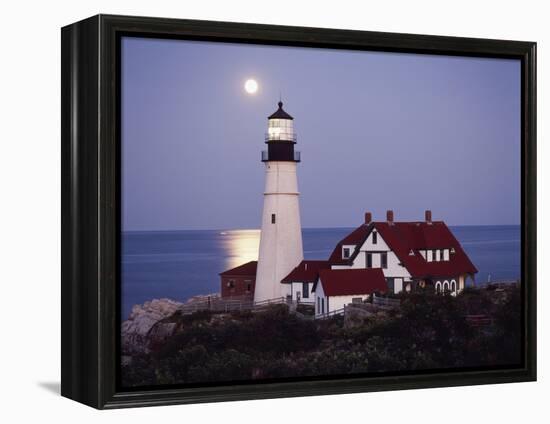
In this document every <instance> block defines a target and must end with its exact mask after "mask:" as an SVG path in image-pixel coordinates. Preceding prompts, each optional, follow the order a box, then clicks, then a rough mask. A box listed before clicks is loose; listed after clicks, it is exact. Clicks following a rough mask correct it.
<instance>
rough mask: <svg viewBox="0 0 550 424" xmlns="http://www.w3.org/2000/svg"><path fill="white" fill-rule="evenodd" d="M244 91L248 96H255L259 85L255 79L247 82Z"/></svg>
mask: <svg viewBox="0 0 550 424" xmlns="http://www.w3.org/2000/svg"><path fill="white" fill-rule="evenodd" d="M244 89H245V90H246V92H247V93H248V94H254V93H256V91H258V83H257V82H256V80H254V79H249V80H246V82H245V83H244Z"/></svg>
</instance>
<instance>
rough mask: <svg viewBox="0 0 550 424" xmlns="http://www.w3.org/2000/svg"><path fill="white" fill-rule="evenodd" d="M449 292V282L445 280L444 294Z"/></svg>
mask: <svg viewBox="0 0 550 424" xmlns="http://www.w3.org/2000/svg"><path fill="white" fill-rule="evenodd" d="M448 291H449V282H448V281H447V280H445V281H444V282H443V292H445V293H447V292H448Z"/></svg>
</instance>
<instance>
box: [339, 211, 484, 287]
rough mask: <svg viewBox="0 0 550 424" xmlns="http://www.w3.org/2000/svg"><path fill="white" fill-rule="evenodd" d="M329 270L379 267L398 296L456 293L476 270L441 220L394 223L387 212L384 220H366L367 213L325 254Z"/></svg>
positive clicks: (427, 215)
mask: <svg viewBox="0 0 550 424" xmlns="http://www.w3.org/2000/svg"><path fill="white" fill-rule="evenodd" d="M329 263H330V267H331V269H341V270H349V269H361V268H367V269H368V268H380V269H381V270H382V272H383V273H384V278H385V279H386V284H387V287H388V291H389V292H390V293H399V292H401V291H403V290H405V291H408V292H409V291H413V290H415V289H416V288H418V287H420V288H426V287H428V288H430V287H431V288H433V289H434V290H435V291H436V292H447V293H450V294H453V295H456V294H457V293H459V292H460V291H462V290H463V289H464V288H465V287H466V283H467V280H468V278H470V279H471V280H472V282H475V279H474V276H475V274H476V273H477V269H476V267H475V266H474V264H473V263H472V262H471V261H470V259H469V258H468V255H466V253H465V252H464V250H463V249H462V246H461V245H460V243H459V242H458V240H457V239H456V238H455V237H454V235H453V233H452V232H451V231H450V230H449V228H448V227H447V225H445V223H444V222H443V221H432V213H431V211H429V210H428V211H426V214H425V220H424V221H413V222H394V219H393V211H391V210H390V211H387V213H386V221H381V222H372V220H371V214H370V213H369V212H367V213H366V214H365V221H364V223H363V224H362V225H360V226H359V227H357V228H356V229H355V230H354V231H352V232H351V233H350V234H349V235H347V236H346V237H344V238H343V239H342V240H340V242H339V243H338V244H337V245H336V247H335V248H334V251H333V252H332V254H331V255H330V258H329Z"/></svg>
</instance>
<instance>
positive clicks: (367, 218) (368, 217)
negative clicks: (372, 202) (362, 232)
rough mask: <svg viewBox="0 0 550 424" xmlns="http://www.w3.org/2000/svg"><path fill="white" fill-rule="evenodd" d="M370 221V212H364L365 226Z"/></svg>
mask: <svg viewBox="0 0 550 424" xmlns="http://www.w3.org/2000/svg"><path fill="white" fill-rule="evenodd" d="M371 221H372V214H371V213H370V212H365V225H368V224H370V223H371Z"/></svg>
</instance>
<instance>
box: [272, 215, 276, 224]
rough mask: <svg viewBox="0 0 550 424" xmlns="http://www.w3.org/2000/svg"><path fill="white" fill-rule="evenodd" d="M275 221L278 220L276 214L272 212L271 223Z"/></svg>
mask: <svg viewBox="0 0 550 424" xmlns="http://www.w3.org/2000/svg"><path fill="white" fill-rule="evenodd" d="M275 221H276V220H275V214H274V213H272V214H271V223H272V224H275Z"/></svg>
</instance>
